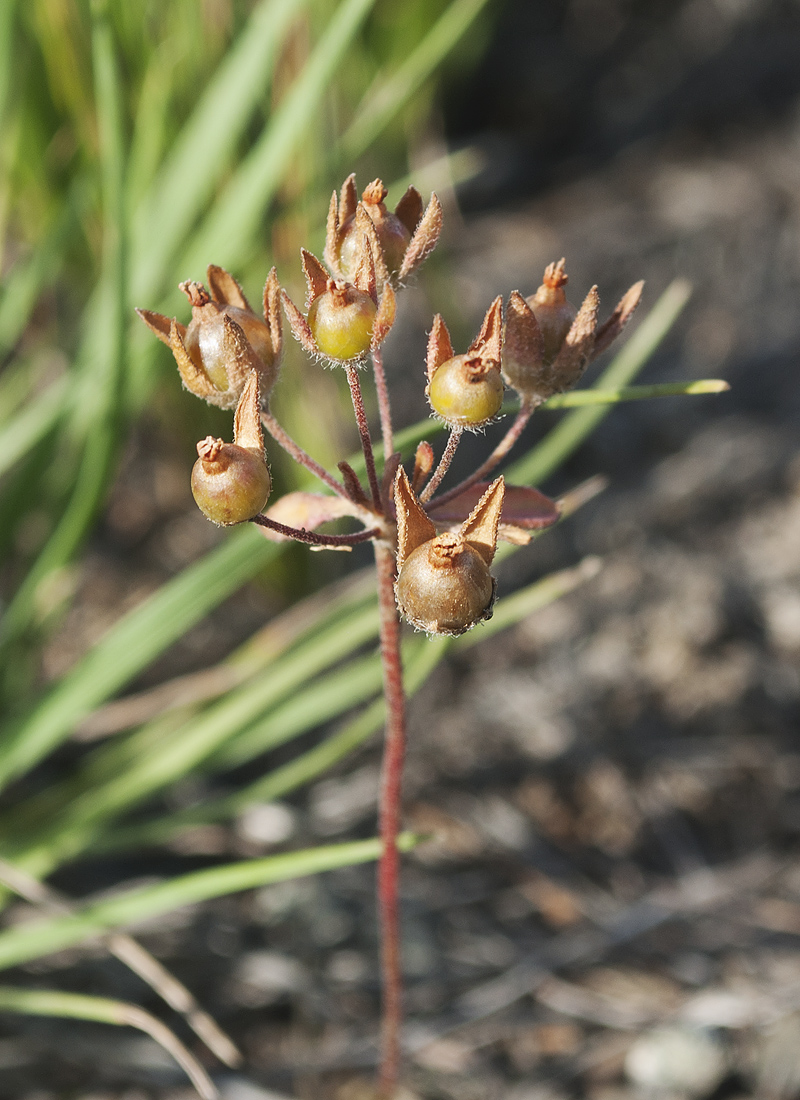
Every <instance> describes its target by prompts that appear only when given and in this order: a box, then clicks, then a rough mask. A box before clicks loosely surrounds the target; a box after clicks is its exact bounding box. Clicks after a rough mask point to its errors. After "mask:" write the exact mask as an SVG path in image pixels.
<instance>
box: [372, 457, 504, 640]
mask: <svg viewBox="0 0 800 1100" xmlns="http://www.w3.org/2000/svg"><path fill="white" fill-rule="evenodd" d="M504 493H505V484H504V482H503V479H502V477H499V478H498V479H497V480H496V481H493V482H492V484H491V485H490V486H489V488H488V489H487V490H486V492H485V493H484V494H483V496H482V497H481V498H480V500H479V501H478V503H477V504H476V505H475V507H474V508H473V509H472V511H471V512H470V514H469V515H468V516H467V518H466V519H465V520H464V522H463V523H462V524H461V526H460V527H459V528H458V530H457V531H445V532H444V533H443V534H441V535H437V534H436V527H435V525H434V523H433V521H432V520H431V518H430V516H428V515H427V514H426V512H425V509H424V508H423V507H422V505H421V503H420V501H419V498H418V497H417V495H416V493H415V492H414V490H413V489H412V488H411V485H410V483H409V480H408V477H407V475H406V472H405V470H404V469H403V467H402V466H401V467H400V469H399V470H398V471H397V477H396V479H395V484H394V502H395V510H396V513H397V566H398V574H397V580H396V582H395V588H394V591H395V598H396V600H397V607H398V609H399V611H400V613H401V614H402V615H403V616H404V617H405V618H406V619H408V621H409V622H410V623H412V624H413V625H414V626H416V627H419V628H420V630H426V631H427V632H428V633H429V634H463V633H464V631H465V630H469V628H470V627H471V626H474V625H475V624H476V623H479V622H481V621H482V620H483V619H488V618H489V617H490V616H491V614H492V605H493V604H494V597H495V581H494V578H493V577H492V575H491V573H490V572H489V566H490V565H491V564H492V558H493V557H494V552H495V549H496V548H497V532H498V525H499V523H500V513H501V511H502V508H503V497H504Z"/></svg>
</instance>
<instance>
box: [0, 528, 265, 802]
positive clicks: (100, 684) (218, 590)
mask: <svg viewBox="0 0 800 1100" xmlns="http://www.w3.org/2000/svg"><path fill="white" fill-rule="evenodd" d="M282 550H283V547H282V546H280V545H278V544H277V543H271V542H267V540H266V539H264V538H262V537H261V535H259V533H258V532H257V531H256V530H254V529H253V528H252V527H249V526H247V527H243V528H241V529H240V530H237V531H232V532H230V534H228V535H226V538H225V541H224V542H223V543H222V544H221V545H220V546H219V547H217V548H216V549H215V550H213V551H211V552H210V553H209V554H207V555H206V557H205V558H203V559H202V560H201V561H199V562H197V563H196V564H195V565H192V566H190V567H189V568H188V569H185V570H184V571H183V572H182V573H181V574H180V575H179V576H177V577H175V578H174V580H172V581H169V582H168V583H167V584H165V585H163V586H162V587H161V588H160V589H159V590H158V591H157V592H155V593H154V594H153V595H152V596H150V597H149V598H148V599H146V600H145V601H144V602H143V603H142V604H140V605H139V606H138V607H136V608H134V609H133V611H130V612H129V613H128V614H127V615H125V616H124V617H123V618H122V619H120V621H119V622H118V623H117V624H116V625H115V626H113V627H112V628H111V630H109V632H108V633H107V634H106V635H105V637H104V638H102V639H101V640H100V642H99V643H98V644H97V645H96V646H95V647H94V648H93V649H92V650H91V651H90V652H89V653H88V654H87V655H86V656H85V657H84V658H83V659H82V660H81V661H80V662H79V664H78V665H77V666H76V667H75V668H74V669H72V670H71V671H70V672H68V673H67V674H66V676H65V677H64V678H63V679H62V680H60V681H59V682H58V683H57V684H56V685H55V687H54V688H52V689H51V691H50V692H49V693H48V694H47V695H46V696H45V698H44V699H43V700H42V702H41V703H40V704H39V706H38V707H37V708H36V709H35V710H34V711H33V713H32V714H30V715H29V716H27V717H26V718H25V719H23V720H22V721H20V722H17V723H15V724H13V725H12V726H10V727H9V725H8V724H7V725H6V728H5V730H4V731H3V736H2V739H0V786H3V785H5V784H7V783H8V782H9V781H10V780H11V779H13V778H15V777H16V776H18V775H21V774H22V773H23V772H24V771H26V770H27V769H28V768H30V767H32V766H33V765H34V764H36V763H37V762H38V761H39V760H41V759H42V757H44V756H45V755H46V754H47V753H48V752H51V751H52V750H53V749H54V748H55V747H56V746H57V745H58V744H60V743H61V741H63V740H65V739H66V738H67V737H68V736H69V734H70V733H71V731H72V729H73V728H74V726H75V725H76V723H77V722H79V721H80V720H81V719H82V718H85V717H86V716H87V715H88V714H89V713H90V712H91V711H92V710H93V709H94V708H95V707H96V706H97V705H98V703H100V702H102V701H103V700H105V699H107V698H108V697H109V695H111V694H113V693H114V692H115V691H117V690H119V688H121V687H122V686H123V685H124V684H125V683H126V682H127V681H129V680H130V679H132V678H133V677H134V676H135V675H137V673H139V672H140V671H141V670H142V669H143V668H145V667H146V666H147V665H148V664H149V663H150V662H151V661H152V660H153V659H154V658H155V657H157V656H158V654H159V653H161V652H163V650H164V649H166V648H167V646H169V645H171V643H172V642H174V641H175V640H176V639H177V638H179V637H181V635H182V634H183V633H184V632H185V631H186V630H188V629H189V627H191V626H193V625H194V624H195V623H196V622H198V621H199V620H200V619H202V618H203V617H204V615H206V614H207V613H208V612H209V611H210V610H211V609H212V608H214V607H216V606H217V605H218V604H219V603H221V602H222V601H223V600H224V599H226V598H227V597H228V596H230V595H231V594H232V593H233V592H235V591H236V590H237V589H238V588H239V587H240V586H241V585H242V584H244V583H245V581H248V580H250V579H251V578H252V577H253V576H255V574H256V573H257V572H258V571H259V570H260V569H262V568H263V567H264V566H265V565H266V564H267V563H268V562H269V561H271V560H272V559H273V558H275V557H277V556H278V555H279V554H280V553H281V552H282Z"/></svg>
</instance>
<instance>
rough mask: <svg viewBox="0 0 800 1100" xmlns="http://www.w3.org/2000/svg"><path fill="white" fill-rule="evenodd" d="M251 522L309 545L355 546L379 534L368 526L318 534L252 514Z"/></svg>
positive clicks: (375, 528) (374, 528)
mask: <svg viewBox="0 0 800 1100" xmlns="http://www.w3.org/2000/svg"><path fill="white" fill-rule="evenodd" d="M250 522H251V523H255V524H257V525H258V526H259V527H266V528H267V530H269V531H277V532H278V534H279V535H286V537H287V538H290V539H294V540H295V541H296V542H307V543H308V544H309V545H310V546H357V545H358V544H359V543H360V542H369V540H370V539H374V538H377V537H378V536H380V534H381V531H380V528H378V527H370V528H369V530H367V531H356V532H355V534H352V535H318V534H317V532H316V531H307V530H306V529H305V527H287V525H286V524H285V523H278V521H277V520H276V519H270V518H269V516H261V515H259V516H253V518H252V519H251V520H250Z"/></svg>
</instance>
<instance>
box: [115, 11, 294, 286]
mask: <svg viewBox="0 0 800 1100" xmlns="http://www.w3.org/2000/svg"><path fill="white" fill-rule="evenodd" d="M305 7H306V0H267V2H265V3H261V4H259V5H258V7H257V8H256V9H255V11H254V12H253V14H252V15H251V16H250V20H249V22H248V24H247V26H246V27H245V29H244V30H243V31H242V33H241V34H240V35H239V38H238V40H237V42H236V44H235V45H234V46H233V48H232V49H231V50H230V51H229V52H228V53H227V54H226V57H225V60H224V61H223V63H222V64H221V65H220V67H219V69H218V71H217V72H216V74H215V75H214V77H213V79H212V81H211V82H210V84H209V85H208V87H207V88H206V90H205V91H204V93H203V95H202V98H201V99H200V101H199V103H198V105H197V107H196V108H195V110H194V112H193V114H192V116H191V118H190V119H189V121H188V122H187V123H186V125H185V126H184V127H183V129H182V131H181V134H180V137H179V138H178V140H177V141H176V142H175V143H174V146H173V148H172V151H171V152H170V154H169V156H168V158H167V159H166V161H165V163H164V165H163V167H162V169H161V171H160V172H159V174H158V177H157V178H156V180H155V182H154V184H153V186H152V187H151V188H150V190H149V193H148V195H147V197H146V198H145V200H144V201H143V202H142V204H141V206H140V209H139V211H138V212H137V214H136V217H135V220H134V226H133V253H134V260H133V274H132V288H133V295H134V298H135V299H136V300H137V301H138V299H139V298H140V297H141V301H142V303H144V302H147V301H148V300H149V299H150V298H151V297H153V296H154V295H156V294H159V293H160V292H161V291H162V290H163V283H164V279H165V277H166V275H167V272H168V270H169V268H170V261H171V259H172V257H173V255H174V254H175V252H177V251H179V250H181V249H182V248H184V247H185V242H186V238H187V235H188V234H189V232H190V230H191V228H192V226H193V225H194V224H195V221H196V219H197V217H198V216H199V214H200V213H201V211H202V209H203V207H204V205H205V204H206V203H207V201H208V200H209V198H210V197H211V195H212V193H213V190H214V187H215V185H216V184H217V182H218V180H219V178H220V177H221V175H222V174H223V172H225V171H226V170H227V168H228V165H229V163H230V159H231V156H232V155H233V153H234V152H235V150H236V146H237V144H238V142H239V139H240V138H241V136H242V134H243V132H244V130H245V128H246V126H247V123H248V121H249V119H250V116H251V115H252V113H253V110H254V109H255V107H256V106H257V105H258V103H259V101H260V100H261V99H262V98H263V96H264V93H265V90H266V89H267V88H268V87H269V82H270V79H271V77H272V73H273V71H274V67H275V60H276V57H277V55H278V51H279V49H280V47H281V46H282V44H283V42H284V41H285V38H286V35H287V32H288V30H289V28H290V25H291V23H292V20H293V19H294V18H296V17H297V16H298V15H299V14H300V12H302V11H303V10H304V8H305ZM280 171H281V173H282V171H283V166H282V167H281V169H280ZM210 255H211V253H210V252H209V253H208V254H207V256H206V257H205V258H204V259H203V261H202V262H203V267H205V264H206V263H207V259H208V256H210Z"/></svg>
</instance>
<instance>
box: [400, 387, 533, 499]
mask: <svg viewBox="0 0 800 1100" xmlns="http://www.w3.org/2000/svg"><path fill="white" fill-rule="evenodd" d="M533 411H534V407H533V405H525V404H523V405H522V407H521V408H520V410H519V412H518V413H517V415H516V417H515V418H514V423H513V424H512V425H511V427H510V428H509V429H508V431H507V432H506V434H505V435H504V436H503V438H502V439H501V440H500V442H499V443H498V444H497V446H496V447H495V449H494V450H493V451H492V453H491V454H490V455H489V457H488V458H487V459H486V461H485V462H482V463H481V465H480V466H479V467H478V469H477V470H475V471H474V472H473V473H471V474H470V475H469V477H466V478H464V480H463V481H462V482H460V483H459V484H458V485H456V486H454V487H453V488H452V489H448V490H447V492H446V493H442V495H441V496H440V497H439V498H438V499H437V501H436V503H437V504H444V503H445V502H446V501H448V500H452V499H453V497H457V496H458V494H459V493H463V492H464V490H465V489H468V488H469V487H470V485H474V484H475V482H476V481H480V480H481V478H483V477H485V476H486V475H487V474H488V473H490V472H491V471H492V470H493V469H494V468H495V466H497V464H498V463H499V462H502V460H503V459H504V458H505V457H506V455H507V454H508V452H509V451H510V450H511V448H512V447H513V446H514V444H515V443H516V442H517V440H518V439H519V437H520V436H521V435H522V433H523V432H524V430H525V426H526V425H527V423H528V421H529V420H530V418H531V417H532V416H533ZM442 460H443V461H444V456H443V458H442ZM437 473H438V471H437ZM435 476H436V475H434V477H435ZM440 480H441V479H440ZM431 495H432V493H431V491H430V484H429V485H427V486H426V488H425V494H424V495H423V496H421V497H420V500H423V499H424V500H430V498H431Z"/></svg>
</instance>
